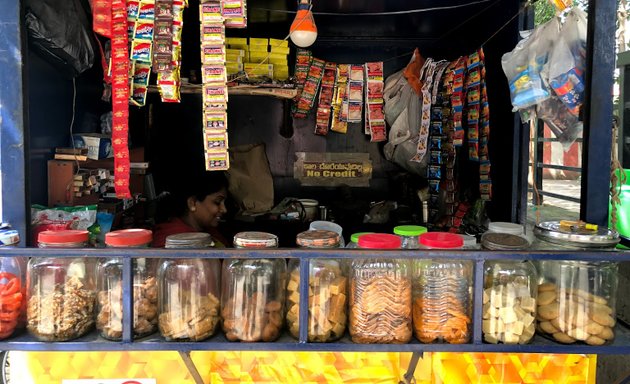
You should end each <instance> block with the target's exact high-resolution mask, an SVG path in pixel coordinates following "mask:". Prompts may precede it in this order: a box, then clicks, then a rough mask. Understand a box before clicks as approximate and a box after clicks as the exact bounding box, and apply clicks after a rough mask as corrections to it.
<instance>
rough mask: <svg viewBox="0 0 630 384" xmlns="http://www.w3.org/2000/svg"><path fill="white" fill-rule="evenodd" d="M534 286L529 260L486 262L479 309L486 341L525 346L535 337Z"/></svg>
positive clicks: (535, 286)
mask: <svg viewBox="0 0 630 384" xmlns="http://www.w3.org/2000/svg"><path fill="white" fill-rule="evenodd" d="M484 236H485V235H484ZM510 236H514V235H510ZM514 237H517V238H518V236H514ZM537 284H538V274H537V272H536V268H535V267H534V264H532V262H531V261H528V260H524V261H521V260H496V261H495V260H489V261H486V263H485V272H484V287H483V288H484V291H483V310H482V317H483V326H482V329H483V338H484V340H485V341H486V342H488V343H493V344H497V343H505V344H526V343H528V342H529V341H530V340H531V339H532V338H533V337H534V333H535V330H536V329H535V327H536V325H535V322H534V320H535V318H536V296H537V295H536V293H537Z"/></svg>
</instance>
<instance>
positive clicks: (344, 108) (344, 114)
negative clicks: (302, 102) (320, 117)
mask: <svg viewBox="0 0 630 384" xmlns="http://www.w3.org/2000/svg"><path fill="white" fill-rule="evenodd" d="M349 70H350V66H349V65H348V64H339V65H337V81H336V83H335V96H334V99H333V105H332V111H333V115H332V123H331V125H330V130H331V131H333V132H338V133H346V132H347V131H348V76H349Z"/></svg>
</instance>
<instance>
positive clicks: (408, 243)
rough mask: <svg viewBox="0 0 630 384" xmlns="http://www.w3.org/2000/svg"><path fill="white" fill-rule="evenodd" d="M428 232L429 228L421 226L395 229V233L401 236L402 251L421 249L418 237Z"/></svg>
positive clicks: (406, 226) (405, 226) (403, 226)
mask: <svg viewBox="0 0 630 384" xmlns="http://www.w3.org/2000/svg"><path fill="white" fill-rule="evenodd" d="M426 232H427V228H426V227H421V226H419V225H399V226H397V227H394V233H395V234H396V235H398V236H400V239H401V241H402V245H401V248H402V249H419V248H420V243H419V242H418V236H420V235H422V234H423V233H426Z"/></svg>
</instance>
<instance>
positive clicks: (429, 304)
mask: <svg viewBox="0 0 630 384" xmlns="http://www.w3.org/2000/svg"><path fill="white" fill-rule="evenodd" d="M463 245H464V240H463V238H462V237H461V236H459V235H457V234H455V233H446V232H428V233H423V234H422V235H420V248H421V249H435V250H457V249H461V248H462V246H463ZM472 270H473V264H472V262H471V261H469V260H458V259H450V258H448V259H447V258H435V259H419V260H413V328H414V332H415V335H416V338H417V339H418V340H420V341H421V342H423V343H439V342H445V343H449V344H462V343H467V342H468V341H469V340H470V336H471V335H472V320H471V318H472V313H471V312H472V276H473V275H472Z"/></svg>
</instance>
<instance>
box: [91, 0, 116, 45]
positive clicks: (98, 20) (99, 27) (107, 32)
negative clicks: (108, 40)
mask: <svg viewBox="0 0 630 384" xmlns="http://www.w3.org/2000/svg"><path fill="white" fill-rule="evenodd" d="M92 19H93V20H94V21H93V26H92V29H93V30H94V32H96V33H98V34H100V35H103V36H105V37H112V0H94V1H92Z"/></svg>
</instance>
